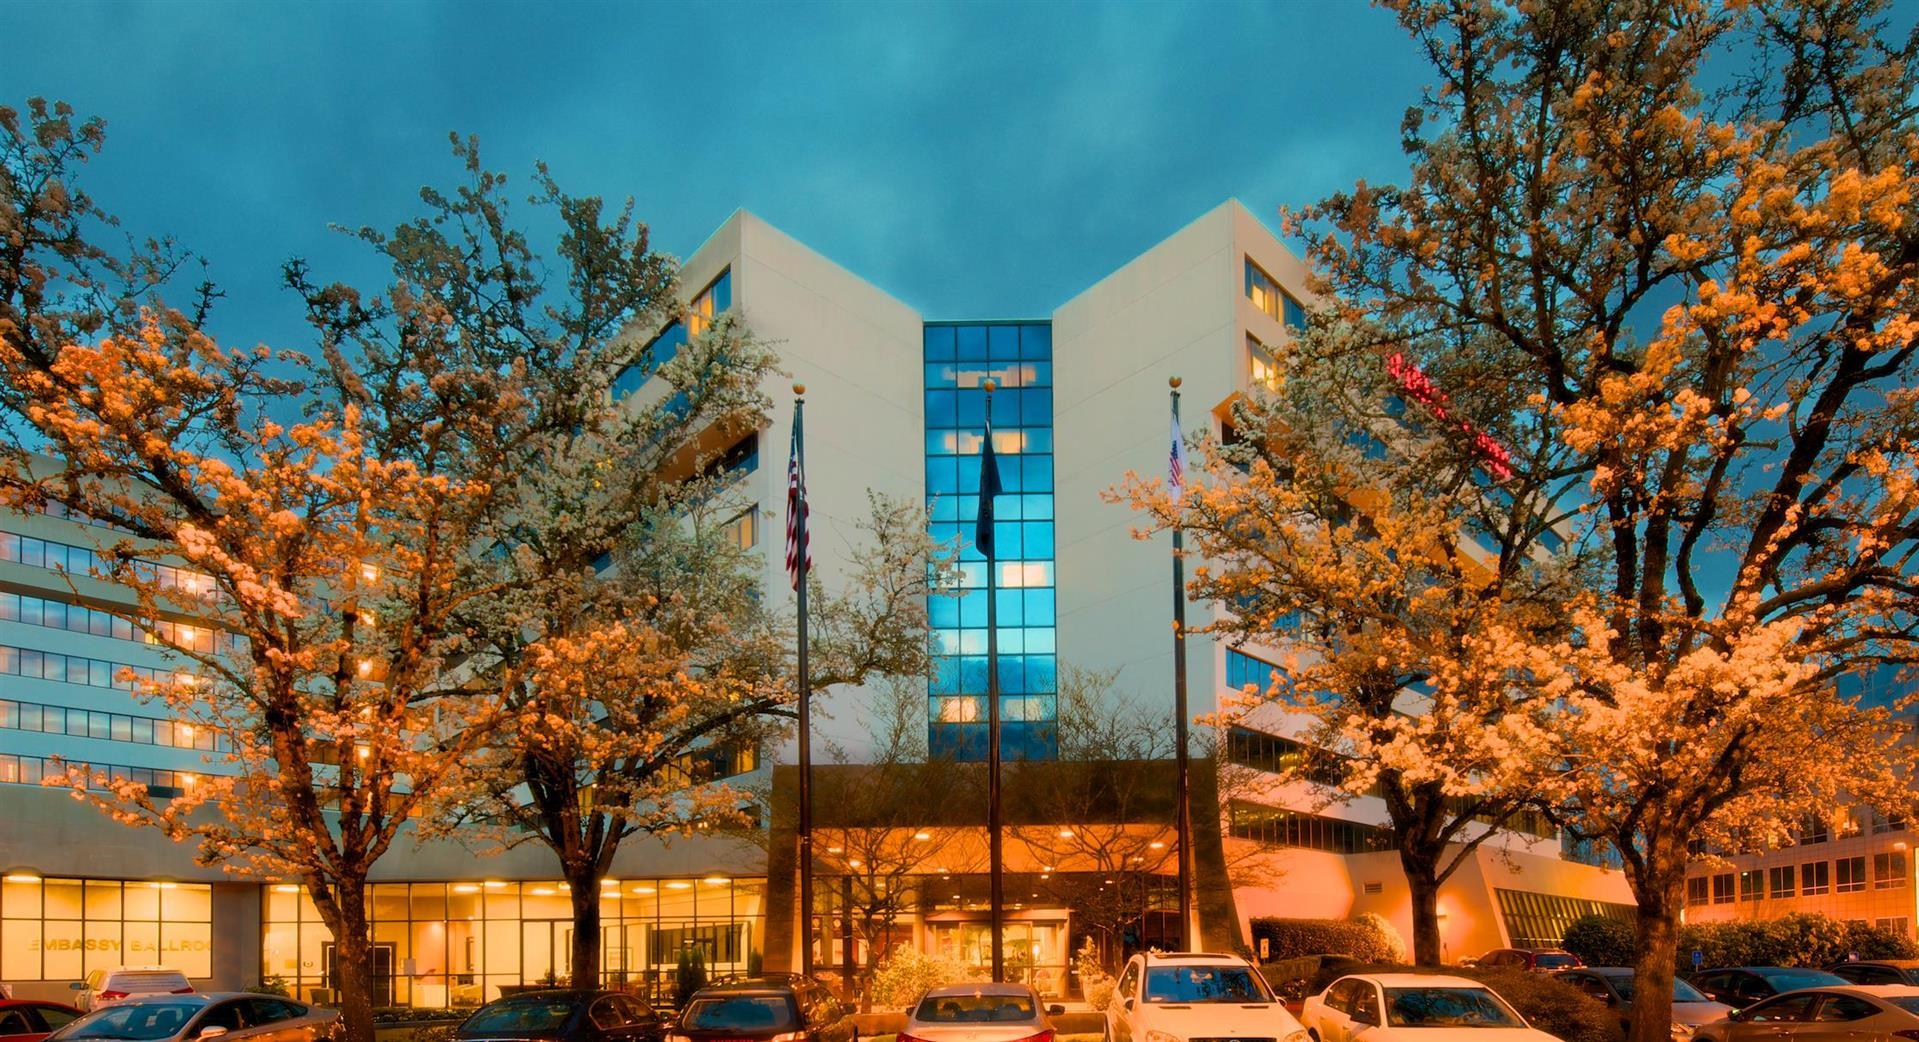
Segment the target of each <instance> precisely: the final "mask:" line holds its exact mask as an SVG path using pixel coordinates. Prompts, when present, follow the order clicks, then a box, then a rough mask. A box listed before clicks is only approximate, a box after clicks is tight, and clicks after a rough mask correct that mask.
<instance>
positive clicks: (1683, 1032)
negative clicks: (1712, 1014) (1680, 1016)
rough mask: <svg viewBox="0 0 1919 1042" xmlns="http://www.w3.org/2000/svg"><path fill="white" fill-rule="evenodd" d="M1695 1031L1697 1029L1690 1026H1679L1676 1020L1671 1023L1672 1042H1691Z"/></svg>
mask: <svg viewBox="0 0 1919 1042" xmlns="http://www.w3.org/2000/svg"><path fill="white" fill-rule="evenodd" d="M1695 1030H1697V1029H1696V1028H1694V1027H1693V1026H1692V1025H1691V1024H1681V1023H1680V1022H1678V1021H1676V1020H1675V1021H1673V1022H1672V1038H1673V1042H1691V1039H1692V1033H1693V1032H1694V1031H1695Z"/></svg>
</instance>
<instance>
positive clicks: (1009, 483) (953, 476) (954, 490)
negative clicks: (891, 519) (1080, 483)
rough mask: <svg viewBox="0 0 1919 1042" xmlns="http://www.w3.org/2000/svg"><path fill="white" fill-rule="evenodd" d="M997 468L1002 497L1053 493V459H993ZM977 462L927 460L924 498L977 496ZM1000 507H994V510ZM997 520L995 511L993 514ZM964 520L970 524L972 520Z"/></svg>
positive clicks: (943, 458) (956, 458) (974, 459)
mask: <svg viewBox="0 0 1919 1042" xmlns="http://www.w3.org/2000/svg"><path fill="white" fill-rule="evenodd" d="M993 463H994V465H995V466H997V467H998V468H999V482H1000V490H1001V492H1002V493H1005V494H1012V493H1018V492H1051V491H1053V457H1052V456H1050V455H1041V456H1000V455H998V454H997V453H996V454H995V455H994V458H993ZM979 473H980V458H979V456H978V455H972V456H929V457H927V459H926V494H927V495H929V496H952V495H974V496H977V495H978V494H979ZM998 505H999V504H997V503H995V504H994V506H995V507H997V506H998ZM994 516H995V517H997V516H999V515H998V511H997V510H996V511H995V512H994ZM964 520H967V521H970V520H971V518H966V519H964Z"/></svg>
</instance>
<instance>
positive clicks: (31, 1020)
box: [0, 999, 82, 1042]
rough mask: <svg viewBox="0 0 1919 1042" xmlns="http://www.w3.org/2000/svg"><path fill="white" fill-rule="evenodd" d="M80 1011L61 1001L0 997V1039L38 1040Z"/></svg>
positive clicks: (11, 1041)
mask: <svg viewBox="0 0 1919 1042" xmlns="http://www.w3.org/2000/svg"><path fill="white" fill-rule="evenodd" d="M81 1016H82V1014H81V1012H80V1011H79V1010H77V1009H75V1008H73V1007H72V1006H69V1005H67V1004H65V1003H63V1002H41V1001H38V1000H35V999H0V1042H40V1040H41V1039H43V1038H45V1037H47V1035H49V1034H51V1033H52V1032H53V1031H55V1030H56V1029H58V1028H63V1027H65V1026H66V1025H67V1023H68V1022H69V1021H74V1020H78V1019H80V1017H81Z"/></svg>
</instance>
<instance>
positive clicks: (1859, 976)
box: [1826, 959, 1919, 985]
mask: <svg viewBox="0 0 1919 1042" xmlns="http://www.w3.org/2000/svg"><path fill="white" fill-rule="evenodd" d="M1826 972H1827V973H1830V974H1832V975H1834V976H1837V977H1844V978H1845V979H1847V980H1849V981H1851V982H1853V983H1854V984H1912V985H1919V959H1854V960H1853V961H1851V962H1842V963H1838V964H1836V965H1833V966H1828V967H1826Z"/></svg>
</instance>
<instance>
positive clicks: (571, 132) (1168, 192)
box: [0, 0, 1427, 346]
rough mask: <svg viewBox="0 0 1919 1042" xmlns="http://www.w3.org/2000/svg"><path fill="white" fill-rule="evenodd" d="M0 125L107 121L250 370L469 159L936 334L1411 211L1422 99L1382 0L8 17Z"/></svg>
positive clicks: (139, 192)
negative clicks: (1237, 231) (781, 251)
mask: <svg viewBox="0 0 1919 1042" xmlns="http://www.w3.org/2000/svg"><path fill="white" fill-rule="evenodd" d="M0 39H5V40H7V41H8V45H7V48H6V50H7V59H6V61H5V62H3V63H0V102H4V103H7V104H13V105H16V106H17V105H19V104H20V103H21V102H23V101H24V99H25V98H27V97H28V96H30V95H34V94H39V95H45V96H47V97H50V98H63V99H66V100H68V101H70V102H72V103H73V104H74V106H75V107H76V108H77V109H79V110H80V111H81V112H83V113H90V114H98V115H101V116H103V117H105V118H106V119H107V121H108V131H109V133H108V144H107V151H106V153H105V154H104V155H103V156H102V157H101V158H100V159H99V160H98V161H96V162H95V163H94V164H92V167H91V169H90V170H89V172H88V184H89V185H90V187H91V189H92V191H93V193H94V194H95V196H96V198H98V199H99V200H100V201H101V202H102V203H103V204H104V205H106V206H107V207H108V208H109V209H110V210H112V211H114V212H117V213H119V214H120V215H121V216H122V218H123V219H124V221H125V223H126V225H127V227H128V229H129V230H130V231H134V232H137V233H139V234H142V235H146V234H170V235H173V236H175V237H176V238H178V239H179V240H180V241H181V242H182V243H183V244H185V245H187V246H189V247H191V248H192V249H194V250H196V251H197V252H199V253H200V254H201V255H203V256H204V257H205V258H206V259H207V260H208V261H209V262H210V263H211V265H212V274H213V277H214V278H215V279H216V280H217V281H218V282H219V283H220V284H221V285H222V286H223V287H224V288H225V289H226V291H227V293H228V298H227V300H226V301H224V302H223V304H222V305H221V309H220V311H219V313H218V314H217V315H216V321H215V323H214V329H215V332H216V333H217V334H219V335H220V337H221V338H222V339H224V340H227V341H229V342H260V341H264V342H270V343H273V344H275V345H277V346H299V345H300V344H301V343H303V342H304V340H305V330H304V328H303V326H302V324H301V322H300V320H299V311H298V308H297V306H296V304H295V302H294V301H293V300H292V298H291V296H290V294H288V293H286V292H285V291H283V290H281V289H280V288H279V285H278V270H279V265H280V263H281V262H282V261H283V260H285V259H286V258H287V257H288V256H290V255H294V254H299V255H303V256H306V257H309V258H311V259H312V260H313V261H314V263H315V267H316V269H317V271H318V273H319V274H321V275H322V276H326V277H347V278H350V279H352V280H354V281H357V282H361V283H362V284H363V285H367V284H374V283H376V282H377V278H378V274H379V272H378V271H377V269H375V268H374V267H373V266H372V265H371V263H370V261H369V260H368V258H367V255H366V253H365V251H364V250H363V249H362V248H360V247H358V246H356V245H355V244H354V243H352V242H350V241H347V240H346V239H345V238H344V237H343V236H339V235H337V234H334V233H331V232H329V231H328V227H327V226H328V224H329V223H330V222H334V223H343V224H352V225H358V224H365V223H372V224H376V225H381V226H390V225H391V224H393V223H395V222H396V221H398V220H400V219H402V218H404V217H406V216H409V215H410V214H412V213H413V212H414V211H415V207H416V202H417V191H418V189H419V187H420V186H421V185H422V184H426V183H429V182H431V183H437V184H446V183H449V182H451V181H452V180H453V179H454V177H455V175H456V173H457V168H456V167H455V165H454V163H453V161H452V159H451V158H450V156H449V155H448V153H447V148H446V134H447V132H448V131H450V130H459V131H461V132H462V133H469V132H470V133H476V134H478V135H479V136H480V140H481V145H482V148H483V150H484V152H485V154H486V156H487V160H488V165H490V166H493V167H495V168H498V169H503V170H505V171H507V172H509V173H510V174H513V175H515V177H516V179H517V180H518V181H519V183H521V184H524V183H525V177H524V175H525V174H526V173H528V172H529V171H530V170H531V169H532V166H533V163H534V162H535V161H536V160H540V159H544V160H546V161H548V162H549V163H550V164H551V165H552V167H553V169H554V172H555V174H556V175H557V176H558V177H559V179H560V181H561V183H562V184H563V185H565V186H566V187H567V188H569V189H570V190H572V191H575V192H578V193H583V194H584V193H592V194H601V195H605V196H607V197H610V198H616V199H617V198H623V197H625V196H628V195H631V196H633V197H634V199H635V201H636V204H637V210H638V213H639V215H640V216H641V218H642V219H644V220H645V221H647V222H648V223H649V224H650V225H651V226H652V227H653V229H654V233H655V243H656V245H658V246H659V247H661V248H663V249H665V250H667V251H669V252H672V253H674V254H677V255H682V256H683V255H685V254H687V253H690V252H691V251H692V250H693V249H694V248H695V247H696V246H698V245H699V243H700V242H701V240H702V239H704V238H705V236H706V235H707V234H708V233H709V232H710V231H712V229H713V228H714V227H716V226H717V225H718V224H719V223H720V222H721V221H722V220H724V219H725V217H726V216H727V215H728V214H729V213H731V212H732V211H733V210H734V209H735V208H736V207H742V206H743V207H746V208H747V209H750V210H753V211H754V212H756V213H758V214H760V215H761V216H762V217H764V218H766V219H767V220H769V221H771V222H772V223H773V224H775V225H777V226H779V227H781V228H783V229H784V230H786V231H787V232H788V233H790V234H792V235H794V236H795V237H797V238H798V239H800V240H801V241H803V242H805V243H807V244H808V245H810V246H812V247H813V248H814V249H817V250H819V251H820V252H822V253H824V254H826V255H827V256H828V257H831V258H833V259H834V260H836V261H838V262H839V263H841V264H843V265H845V266H846V267H848V268H850V269H852V270H853V271H854V272H856V273H859V274H860V275H862V276H864V277H866V278H867V279H869V280H871V281H873V282H874V283H876V284H877V285H879V286H880V287H881V288H883V289H885V290H887V291H888V292H891V293H893V294H894V295H896V296H898V297H899V298H901V299H902V300H904V301H906V302H907V303H908V304H911V305H912V306H914V307H916V308H918V309H920V310H921V311H922V312H923V313H924V314H926V315H927V316H928V317H929V318H936V319H940V318H945V319H952V318H998V317H1029V316H1043V315H1047V314H1049V313H1050V312H1051V310H1052V309H1053V308H1054V307H1055V306H1056V305H1058V304H1059V303H1060V302H1062V301H1064V300H1065V299H1067V298H1068V297H1070V296H1071V295H1072V294H1073V293H1075V292H1077V291H1078V290H1080V289H1081V288H1084V287H1085V286H1086V285H1088V284H1089V283H1091V282H1092V281H1093V280H1095V279H1097V278H1098V277H1100V276H1101V275H1103V274H1105V273H1106V272H1108V271H1110V270H1112V269H1113V268H1114V267H1116V266H1118V265H1119V264H1121V263H1123V262H1124V261H1125V260H1127V259H1128V258H1130V257H1131V256H1133V255H1134V254H1136V253H1138V252H1140V251H1141V250H1143V249H1145V248H1146V247H1147V246H1150V245H1151V244H1152V243H1154V242H1156V241H1157V240H1159V239H1160V238H1163V237H1164V236H1166V235H1167V234H1169V233H1171V232H1173V231H1174V230H1176V229H1177V228H1179V227H1180V226H1182V225H1184V224H1185V223H1187V222H1188V221H1190V220H1192V219H1193V218H1194V217H1196V216H1198V215H1199V214H1201V213H1203V212H1204V211H1206V210H1207V209H1209V208H1211V207H1212V206H1214V205H1216V204H1217V203H1219V202H1220V201H1222V200H1224V199H1226V198H1228V197H1230V196H1237V197H1238V198H1239V199H1240V200H1242V201H1243V202H1244V203H1245V204H1246V205H1247V206H1248V207H1250V208H1251V209H1252V210H1253V211H1254V212H1255V213H1257V214H1259V215H1260V216H1262V217H1264V218H1266V219H1267V220H1268V221H1269V222H1272V221H1273V220H1274V219H1275V217H1274V215H1275V213H1276V210H1277V208H1278V207H1279V206H1281V205H1282V204H1298V203H1304V202H1308V201H1310V200H1312V199H1314V198H1317V197H1318V196H1320V195H1322V194H1324V193H1326V192H1329V191H1332V190H1334V189H1337V188H1341V187H1345V186H1348V185H1350V184H1351V183H1352V182H1353V181H1354V180H1356V179H1360V178H1364V179H1366V180H1368V181H1372V182H1375V183H1377V182H1381V181H1390V180H1396V179H1398V178H1399V177H1401V176H1402V174H1403V171H1404V169H1405V163H1404V159H1403V157H1402V156H1401V154H1400V151H1399V147H1398V139H1399V134H1398V127H1399V119H1400V114H1401V113H1402V112H1403V111H1404V109H1405V107H1406V106H1407V105H1408V104H1410V103H1412V102H1413V101H1414V100H1415V98H1416V95H1417V91H1418V89H1419V87H1420V85H1421V84H1422V83H1423V82H1425V80H1426V78H1427V77H1426V74H1425V71H1424V67H1423V65H1422V63H1421V62H1420V61H1419V60H1418V59H1417V56H1416V55H1415V54H1414V53H1413V50H1412V48H1411V46H1410V45H1409V43H1408V42H1407V41H1406V39H1405V37H1404V36H1403V35H1402V34H1401V32H1400V31H1399V29H1398V27H1397V26H1396V25H1395V24H1394V23H1393V21H1392V18H1391V16H1390V15H1389V14H1388V13H1386V12H1382V11H1379V10H1377V9H1374V8H1372V7H1369V6H1366V5H1363V4H1361V3H1359V2H1358V0H1341V2H1332V0H1326V2H1307V0H1296V2H1290V3H1262V4H1233V3H1202V2H1179V3H1175V2H1150V0H1134V2H1129V3H1110V4H1100V3H1072V2H1065V0H1051V2H1039V3H1019V4H1000V3H989V2H971V3H961V4H945V3H932V2H922V3H885V4H882V3H878V2H871V3H846V4H738V5H729V4H721V5H699V6H695V5H681V4H668V3H652V4H585V3H573V4H551V5H545V4H542V5H534V4H508V3H460V4H456V3H440V2H425V0H419V2H409V3H396V4H373V3H345V2H332V3H308V4H291V3H288V4H241V3H238V2H230V3H195V2H191V0H172V2H164V3H163V2H149V3H121V4H86V3H79V4H74V3H59V4H54V3H40V2H18V0H16V2H15V3H11V4H6V5H0Z"/></svg>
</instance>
